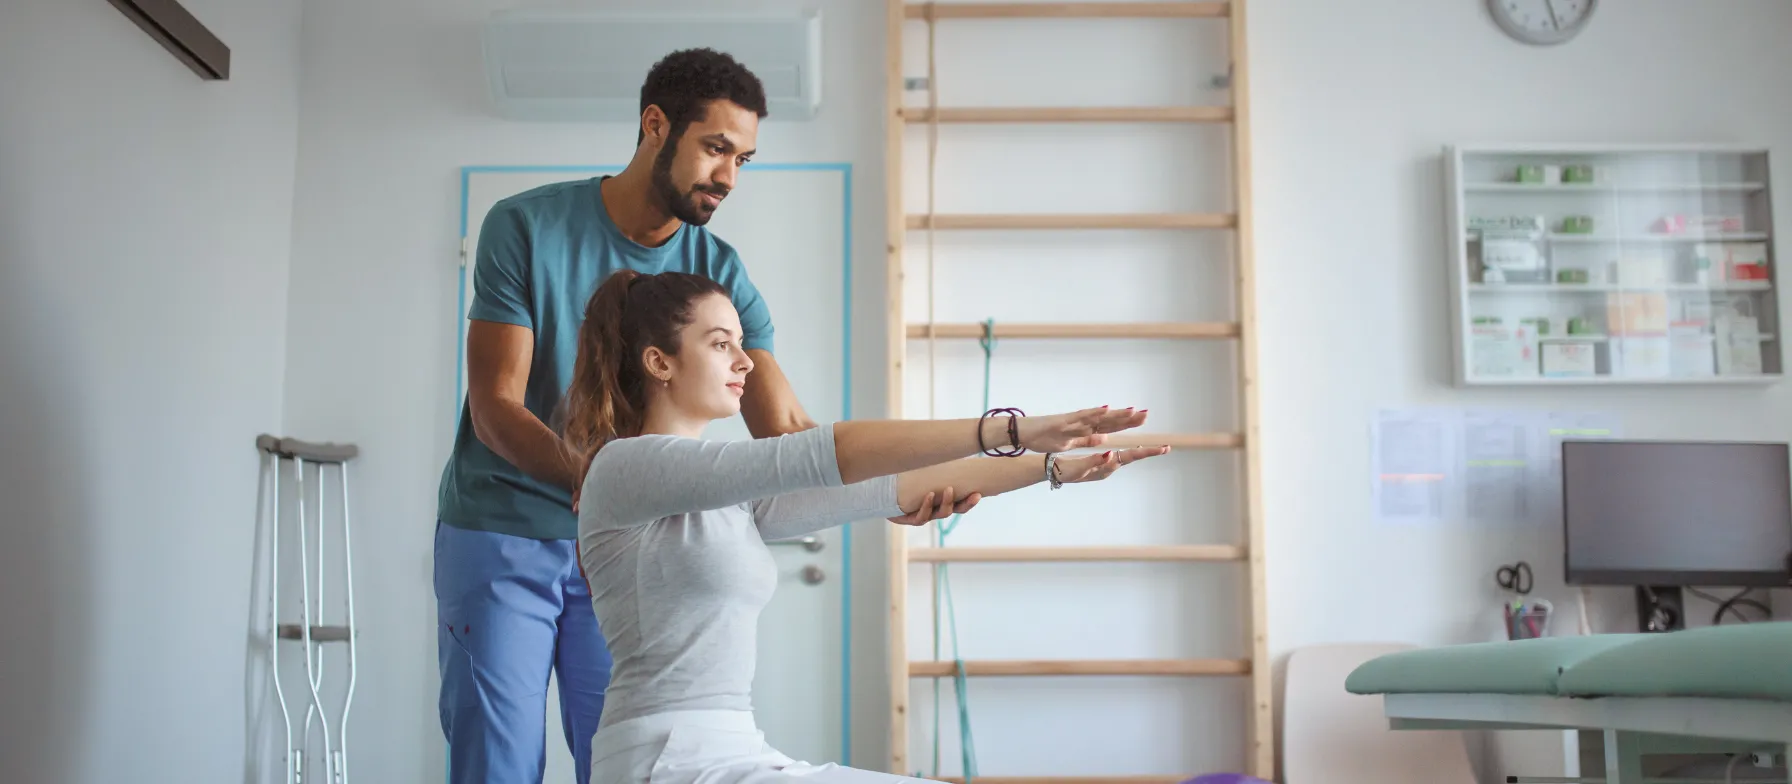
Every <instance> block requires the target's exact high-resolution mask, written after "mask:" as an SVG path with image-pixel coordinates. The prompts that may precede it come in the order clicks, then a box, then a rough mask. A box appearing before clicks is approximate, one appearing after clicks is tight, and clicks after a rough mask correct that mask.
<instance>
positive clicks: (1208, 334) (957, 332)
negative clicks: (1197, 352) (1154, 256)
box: [908, 321, 1239, 338]
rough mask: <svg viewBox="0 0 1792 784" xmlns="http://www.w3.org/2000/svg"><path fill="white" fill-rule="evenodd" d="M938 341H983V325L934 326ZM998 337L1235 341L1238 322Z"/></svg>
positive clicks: (912, 329)
mask: <svg viewBox="0 0 1792 784" xmlns="http://www.w3.org/2000/svg"><path fill="white" fill-rule="evenodd" d="M932 332H933V337H936V338H980V337H983V325H982V324H938V323H936V324H934V325H933V326H932ZM995 334H996V337H998V338H1235V337H1238V334H1239V326H1238V322H1235V321H1215V322H1158V323H1143V322H1141V323H1130V324H1129V323H1107V324H1002V323H997V324H996V327H995ZM908 336H909V337H911V338H925V337H927V336H928V325H927V324H925V323H920V324H910V325H908Z"/></svg>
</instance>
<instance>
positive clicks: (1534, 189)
mask: <svg viewBox="0 0 1792 784" xmlns="http://www.w3.org/2000/svg"><path fill="white" fill-rule="evenodd" d="M1463 187H1464V188H1465V189H1466V190H1468V191H1469V192H1472V193H1523V194H1544V195H1550V194H1554V195H1563V194H1570V193H1575V194H1579V193H1593V194H1625V193H1644V194H1647V193H1756V192H1758V191H1764V190H1766V189H1767V183H1764V182H1662V183H1614V184H1605V183H1530V182H1472V183H1468V184H1467V185H1465V186H1463Z"/></svg>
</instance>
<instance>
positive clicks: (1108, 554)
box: [908, 544, 1246, 563]
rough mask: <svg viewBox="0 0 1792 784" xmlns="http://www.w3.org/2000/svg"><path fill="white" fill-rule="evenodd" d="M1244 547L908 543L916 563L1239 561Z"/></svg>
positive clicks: (1242, 555) (1244, 551) (1221, 545)
mask: <svg viewBox="0 0 1792 784" xmlns="http://www.w3.org/2000/svg"><path fill="white" fill-rule="evenodd" d="M1245 553H1246V549H1245V548H1243V547H1240V546H1237V545H1230V544H1171V545H1136V546H1127V547H1116V546H1103V547H911V548H909V550H908V559H909V560H910V561H913V562H917V563H944V562H951V563H966V562H975V563H1044V562H1065V561H1242V560H1244V559H1245Z"/></svg>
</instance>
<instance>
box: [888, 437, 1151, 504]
mask: <svg viewBox="0 0 1792 784" xmlns="http://www.w3.org/2000/svg"><path fill="white" fill-rule="evenodd" d="M1169 451H1170V448H1169V447H1167V446H1153V447H1141V448H1138V449H1118V450H1113V451H1109V452H1101V453H1097V454H1090V455H1075V456H1070V455H1059V456H1058V458H1057V461H1056V466H1055V468H1056V472H1055V473H1056V476H1057V479H1058V481H1059V482H1062V483H1064V484H1073V483H1077V482H1096V481H1100V480H1102V479H1106V478H1108V477H1109V476H1112V475H1113V474H1114V472H1115V471H1118V470H1120V467H1121V466H1124V465H1128V464H1130V463H1134V462H1137V461H1140V460H1144V459H1145V458H1148V457H1157V456H1158V455H1163V454H1168V453H1169ZM1045 465H1046V456H1045V455H1026V456H1024V457H972V458H966V459H963V460H954V461H952V462H950V463H941V464H939V465H935V466H928V467H927V468H921V469H917V470H914V471H908V472H905V473H902V474H900V475H898V476H897V477H896V505H897V506H900V507H901V508H902V509H903V510H905V511H910V510H913V509H915V508H917V507H919V506H920V505H921V504H922V503H923V502H924V501H925V500H926V498H927V495H928V494H929V493H932V492H934V491H936V490H938V489H939V488H942V487H944V488H946V489H947V492H949V493H950V495H951V496H952V497H951V498H946V499H944V501H945V503H948V504H950V503H953V502H955V501H957V500H958V499H962V498H965V497H966V496H970V495H980V496H982V497H984V498H989V497H991V496H997V495H1001V494H1003V493H1011V492H1014V491H1015V490H1019V489H1021V488H1023V487H1027V486H1029V485H1034V484H1040V483H1043V482H1046V481H1048V480H1047V478H1046V474H1045Z"/></svg>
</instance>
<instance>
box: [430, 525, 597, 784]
mask: <svg viewBox="0 0 1792 784" xmlns="http://www.w3.org/2000/svg"><path fill="white" fill-rule="evenodd" d="M435 590H436V615H437V617H438V619H439V624H438V625H437V627H436V648H437V658H438V664H439V665H440V668H441V675H442V691H441V699H440V710H441V715H442V733H443V734H444V735H445V736H446V737H447V739H448V747H449V770H448V781H449V782H450V784H474V783H475V782H477V783H478V784H540V782H541V779H542V769H543V768H544V767H545V765H546V754H545V749H546V741H547V737H546V732H547V728H546V722H545V717H546V714H547V696H548V673H549V670H550V669H553V671H554V672H555V673H556V674H557V675H558V676H559V684H560V724H561V728H562V731H563V732H565V734H566V743H567V746H568V748H569V750H570V751H571V752H572V757H573V770H574V771H575V772H576V779H577V782H578V784H587V782H588V780H589V779H590V776H591V736H592V735H593V734H594V733H596V732H597V720H598V717H599V716H600V715H602V713H603V708H604V689H605V688H606V687H608V686H609V683H610V651H609V648H608V647H607V646H606V645H605V644H604V639H603V634H602V633H601V632H600V631H599V630H598V627H597V616H596V615H595V614H594V613H593V612H592V609H591V592H590V588H589V587H588V586H587V585H586V583H585V580H584V577H583V576H581V574H580V572H579V562H578V552H577V547H576V545H575V543H574V542H573V541H571V540H553V541H543V540H539V539H527V538H523V537H518V536H508V535H505V534H494V533H487V532H484V531H469V530H465V529H461V528H455V527H453V526H450V525H444V524H442V523H440V522H438V523H437V524H436V541H435Z"/></svg>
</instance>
